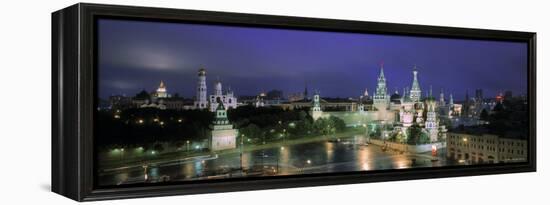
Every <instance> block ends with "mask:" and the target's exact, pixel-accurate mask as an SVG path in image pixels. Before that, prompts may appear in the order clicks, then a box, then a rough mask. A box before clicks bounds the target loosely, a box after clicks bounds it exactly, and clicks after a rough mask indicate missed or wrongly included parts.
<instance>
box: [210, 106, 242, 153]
mask: <svg viewBox="0 0 550 205" xmlns="http://www.w3.org/2000/svg"><path fill="white" fill-rule="evenodd" d="M210 142H211V145H210V147H211V150H212V151H218V150H225V149H235V148H237V129H233V125H232V124H231V123H229V119H228V118H227V111H226V110H225V107H224V105H223V103H222V102H220V103H219V104H218V108H217V109H216V117H215V119H214V122H213V123H212V132H211V140H210Z"/></svg>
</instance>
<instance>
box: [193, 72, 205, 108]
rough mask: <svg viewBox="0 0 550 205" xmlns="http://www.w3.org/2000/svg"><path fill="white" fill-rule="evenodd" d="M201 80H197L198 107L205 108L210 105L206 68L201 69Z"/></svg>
mask: <svg viewBox="0 0 550 205" xmlns="http://www.w3.org/2000/svg"><path fill="white" fill-rule="evenodd" d="M198 76H199V81H198V82H197V97H196V99H195V103H194V104H195V108H196V109H205V108H207V107H208V99H207V98H206V90H207V88H206V70H205V69H204V68H201V69H199V72H198Z"/></svg>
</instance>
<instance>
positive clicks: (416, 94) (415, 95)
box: [410, 65, 422, 101]
mask: <svg viewBox="0 0 550 205" xmlns="http://www.w3.org/2000/svg"><path fill="white" fill-rule="evenodd" d="M410 95H411V96H410V97H411V100H413V101H419V100H420V97H421V95H422V91H421V90H420V85H419V83H418V70H417V69H416V65H414V67H413V82H412V87H411V92H410Z"/></svg>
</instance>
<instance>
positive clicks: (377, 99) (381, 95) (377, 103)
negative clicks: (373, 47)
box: [373, 64, 390, 111]
mask: <svg viewBox="0 0 550 205" xmlns="http://www.w3.org/2000/svg"><path fill="white" fill-rule="evenodd" d="M373 102H374V107H375V108H376V109H377V110H379V111H382V110H387V109H388V106H389V102H390V96H389V95H388V88H387V86H386V77H385V76H384V64H381V65H380V74H379V75H378V84H377V86H376V93H375V94H374V97H373Z"/></svg>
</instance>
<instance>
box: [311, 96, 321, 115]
mask: <svg viewBox="0 0 550 205" xmlns="http://www.w3.org/2000/svg"><path fill="white" fill-rule="evenodd" d="M322 115H323V111H322V110H321V99H320V97H319V92H316V93H315V95H313V106H312V107H311V117H312V118H313V120H317V119H319V118H321V116H322Z"/></svg>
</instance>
